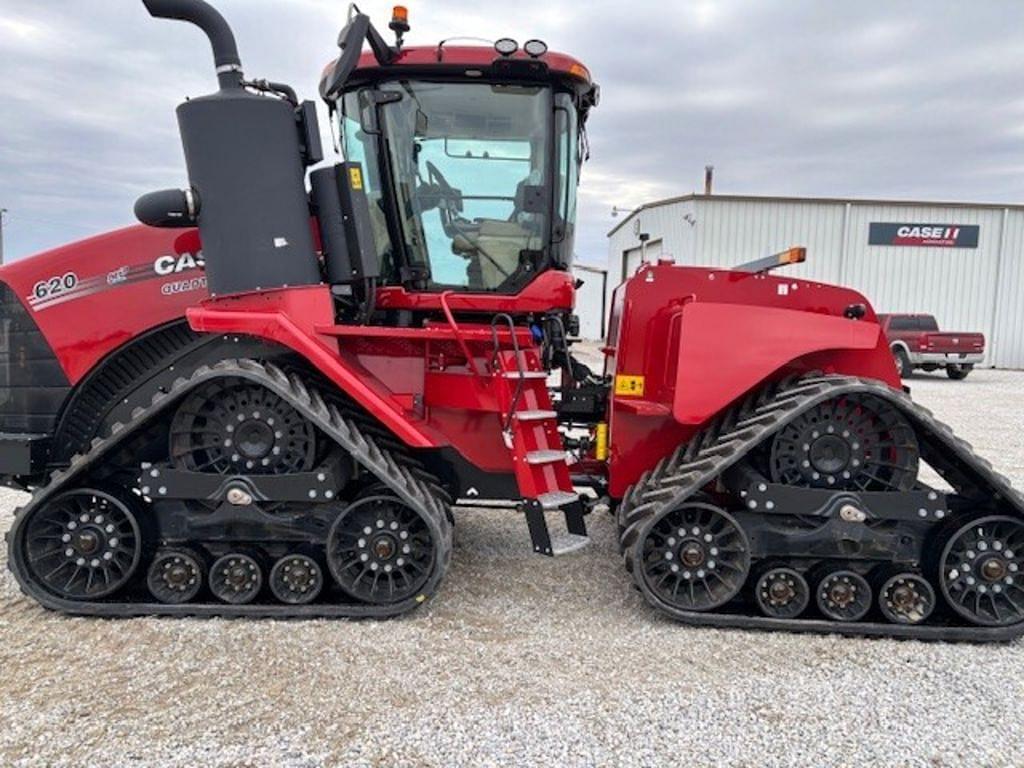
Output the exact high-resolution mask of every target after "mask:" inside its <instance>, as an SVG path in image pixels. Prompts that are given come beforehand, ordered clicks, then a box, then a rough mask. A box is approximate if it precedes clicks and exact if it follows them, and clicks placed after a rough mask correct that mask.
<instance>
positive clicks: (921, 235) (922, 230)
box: [868, 222, 981, 248]
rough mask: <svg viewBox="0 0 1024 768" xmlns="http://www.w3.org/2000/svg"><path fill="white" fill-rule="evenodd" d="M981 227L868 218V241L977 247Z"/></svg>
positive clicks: (890, 243)
mask: <svg viewBox="0 0 1024 768" xmlns="http://www.w3.org/2000/svg"><path fill="white" fill-rule="evenodd" d="M980 232H981V227H979V226H977V225H975V224H970V225H961V224H898V223H891V222H871V228H870V231H869V233H868V245H907V246H927V247H930V248H977V247H978V235H979V233H980Z"/></svg>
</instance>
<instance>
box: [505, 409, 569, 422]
mask: <svg viewBox="0 0 1024 768" xmlns="http://www.w3.org/2000/svg"><path fill="white" fill-rule="evenodd" d="M512 415H513V416H515V417H516V420H517V421H546V420H547V419H557V418H558V414H557V413H555V412H554V411H513V412H512Z"/></svg>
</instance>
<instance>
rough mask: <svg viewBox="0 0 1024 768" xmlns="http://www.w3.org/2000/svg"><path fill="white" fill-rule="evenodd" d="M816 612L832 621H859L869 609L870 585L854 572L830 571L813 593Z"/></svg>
mask: <svg viewBox="0 0 1024 768" xmlns="http://www.w3.org/2000/svg"><path fill="white" fill-rule="evenodd" d="M815 599H816V601H817V604H818V610H819V611H821V612H822V614H823V615H824V616H825V617H826V618H828V619H832V620H833V621H859V620H860V619H862V618H864V616H865V615H866V614H867V612H868V611H869V610H870V609H871V585H870V584H868V582H867V580H866V579H865V578H864V577H863V576H861V575H860V574H859V573H856V572H855V571H846V570H840V571H832V572H831V573H829V574H827V575H826V576H825V577H824V578H823V579H822V580H821V581H820V582H818V589H817V590H816V592H815Z"/></svg>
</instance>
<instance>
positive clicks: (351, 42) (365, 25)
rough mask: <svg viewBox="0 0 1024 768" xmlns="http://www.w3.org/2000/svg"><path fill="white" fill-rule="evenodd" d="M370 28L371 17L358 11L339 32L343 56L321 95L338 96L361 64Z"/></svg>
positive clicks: (335, 66) (332, 97) (326, 80)
mask: <svg viewBox="0 0 1024 768" xmlns="http://www.w3.org/2000/svg"><path fill="white" fill-rule="evenodd" d="M369 29H370V17H369V16H367V15H366V14H364V13H357V14H356V15H355V16H353V17H352V18H351V19H350V20H349V22H348V24H346V25H345V26H344V27H343V28H342V30H341V32H340V33H338V47H339V48H340V49H341V56H339V57H338V60H337V61H336V62H335V63H334V69H333V70H332V71H331V73H330V75H328V76H327V78H326V79H325V80H324V85H323V88H322V89H321V91H322V93H321V95H322V96H323V97H324V98H325V99H327V100H328V101H333V100H334V99H336V98H338V96H339V95H340V94H341V90H342V88H343V87H344V85H345V83H346V82H347V81H348V78H349V75H351V74H352V72H353V71H354V70H355V68H356V65H357V64H359V57H360V55H362V52H363V41H364V40H366V34H367V32H368V31H369Z"/></svg>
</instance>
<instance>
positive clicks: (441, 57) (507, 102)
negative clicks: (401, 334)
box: [321, 9, 599, 303]
mask: <svg viewBox="0 0 1024 768" xmlns="http://www.w3.org/2000/svg"><path fill="white" fill-rule="evenodd" d="M403 24H404V29H403ZM391 27H392V29H396V27H397V29H396V31H398V32H399V45H398V46H388V45H386V44H384V43H383V42H382V41H381V40H380V36H379V34H377V33H376V31H375V30H374V28H373V27H372V25H370V24H369V22H368V20H366V19H365V17H364V16H362V15H360V14H353V15H352V17H351V18H350V21H349V24H348V26H346V28H345V29H344V30H343V31H342V33H341V35H340V38H339V45H340V47H341V49H342V56H341V57H340V58H339V59H338V60H336V61H334V62H332V63H331V64H330V65H329V66H328V67H327V69H326V70H325V72H324V76H323V79H322V82H321V96H322V97H323V98H324V100H325V101H326V102H327V104H328V108H329V110H330V112H331V118H332V125H333V126H334V128H335V131H336V140H337V143H338V148H339V150H340V152H341V154H342V156H343V157H344V160H345V166H346V167H347V169H348V175H347V177H346V179H345V180H346V181H347V182H349V184H350V185H351V181H352V179H353V178H356V179H358V181H359V182H360V184H361V186H362V192H363V193H364V194H365V196H366V203H367V206H366V208H367V210H368V226H366V227H364V228H363V233H364V239H366V240H368V241H369V242H368V243H366V244H365V246H366V247H363V246H364V244H360V245H361V248H360V250H362V252H363V253H364V254H365V255H366V256H367V257H369V258H370V259H372V260H373V262H375V263H374V264H373V267H376V271H377V272H378V274H379V285H380V287H381V288H382V289H383V291H384V293H383V295H382V296H381V299H382V300H383V301H384V302H385V303H387V302H388V301H389V300H390V301H391V302H394V301H396V300H397V296H398V295H399V293H400V292H405V293H420V294H422V293H448V292H456V293H474V294H503V295H510V294H519V293H521V292H522V291H523V290H524V289H525V288H527V286H529V285H530V284H531V283H532V282H533V281H534V280H535V279H536V278H537V276H538V275H541V274H544V273H545V272H548V271H550V270H560V271H561V272H562V273H563V279H564V280H568V279H569V277H568V274H567V270H568V269H569V267H570V266H571V262H572V251H573V235H574V228H575V219H576V187H577V183H578V179H579V171H580V165H581V164H582V162H583V160H584V157H585V153H586V151H585V146H586V140H585V123H586V119H587V115H588V112H589V110H590V108H591V107H593V106H594V105H595V104H596V103H597V100H598V94H599V90H598V87H597V86H596V85H594V84H593V83H592V81H591V78H590V73H589V72H588V71H587V69H586V68H585V67H584V66H583V65H582V64H580V63H579V62H578V61H576V60H574V59H572V58H570V57H568V56H563V55H560V54H554V53H548V51H547V46H546V45H545V44H544V43H542V42H540V41H538V40H532V41H530V42H528V43H527V44H526V45H525V46H524V49H523V50H522V51H520V50H519V46H518V44H517V43H516V42H515V41H512V40H509V39H503V40H500V41H498V43H497V44H495V45H494V46H493V47H482V46H474V47H467V46H454V45H446V44H445V43H444V42H442V43H440V44H439V45H437V46H430V47H410V48H404V49H403V48H402V47H401V34H402V32H403V31H404V30H407V29H408V25H407V21H406V17H405V15H404V13H403V11H402V9H396V16H395V19H394V20H393V21H392V24H391ZM366 39H368V40H369V41H370V48H371V50H370V51H367V52H362V50H361V49H362V44H363V42H364V40H366ZM352 50H355V51H359V55H358V58H354V57H353V56H352V55H351V51H352ZM349 250H351V249H349ZM368 271H372V267H371V268H370V269H369V270H368ZM559 282H561V281H559ZM388 287H392V288H395V289H399V290H397V291H391V292H390V294H389V292H388Z"/></svg>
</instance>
